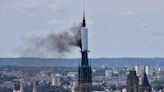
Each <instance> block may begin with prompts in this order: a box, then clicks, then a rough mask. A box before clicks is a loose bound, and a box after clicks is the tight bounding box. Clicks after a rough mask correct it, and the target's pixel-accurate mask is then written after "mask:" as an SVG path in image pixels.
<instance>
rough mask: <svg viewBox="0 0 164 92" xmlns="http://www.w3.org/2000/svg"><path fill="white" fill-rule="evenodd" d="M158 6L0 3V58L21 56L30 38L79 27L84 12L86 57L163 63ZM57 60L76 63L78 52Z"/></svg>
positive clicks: (81, 0) (157, 0)
mask: <svg viewBox="0 0 164 92" xmlns="http://www.w3.org/2000/svg"><path fill="white" fill-rule="evenodd" d="M163 4H164V1H163V0H137V1H133V0H123V1H121V0H120V1H115V0H94V1H91V0H70V1H67V0H1V1H0V43H1V44H0V57H25V56H24V55H22V54H21V53H20V49H21V48H26V47H27V46H28V43H26V41H27V40H29V39H30V38H31V37H46V36H47V35H48V34H50V33H53V32H54V33H59V32H63V31H67V29H69V28H71V27H72V26H73V25H75V24H78V23H80V22H81V19H82V11H83V6H85V10H86V22H87V27H88V32H89V50H90V53H89V57H92V58H97V57H164V56H163V55H164V42H163V41H164V26H163V23H164V18H163V16H164V12H162V11H163V9H164V6H163ZM74 49H75V50H73V51H72V53H67V54H66V55H62V56H58V55H53V54H52V53H49V52H44V51H42V52H37V53H42V55H37V53H35V54H31V56H30V57H36V56H37V57H58V58H60V57H66V58H78V57H81V55H80V52H79V51H80V49H79V48H74Z"/></svg>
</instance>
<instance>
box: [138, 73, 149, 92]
mask: <svg viewBox="0 0 164 92" xmlns="http://www.w3.org/2000/svg"><path fill="white" fill-rule="evenodd" d="M140 92H152V87H151V85H150V84H149V80H148V78H147V74H146V70H145V71H144V76H143V79H142V84H141V86H140Z"/></svg>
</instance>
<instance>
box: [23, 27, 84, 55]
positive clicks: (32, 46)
mask: <svg viewBox="0 0 164 92" xmlns="http://www.w3.org/2000/svg"><path fill="white" fill-rule="evenodd" d="M80 28H81V26H80V25H76V26H73V27H71V28H70V29H68V31H64V32H61V33H51V34H49V35H47V36H46V37H43V38H42V37H32V38H31V39H30V40H28V46H27V47H26V48H23V49H22V50H21V54H22V55H23V56H24V57H47V56H46V55H45V53H52V54H54V55H60V56H61V55H63V54H66V53H70V52H71V51H72V50H73V49H74V48H75V47H79V48H81V34H80Z"/></svg>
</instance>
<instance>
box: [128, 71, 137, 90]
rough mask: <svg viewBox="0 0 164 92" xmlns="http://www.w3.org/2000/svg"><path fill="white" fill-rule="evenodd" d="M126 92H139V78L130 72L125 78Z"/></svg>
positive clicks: (134, 72) (133, 72)
mask: <svg viewBox="0 0 164 92" xmlns="http://www.w3.org/2000/svg"><path fill="white" fill-rule="evenodd" d="M127 92H139V77H138V76H137V75H136V71H134V70H131V71H130V72H129V75H128V78H127Z"/></svg>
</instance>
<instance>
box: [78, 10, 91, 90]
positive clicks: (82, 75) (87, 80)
mask: <svg viewBox="0 0 164 92" xmlns="http://www.w3.org/2000/svg"><path fill="white" fill-rule="evenodd" d="M81 55H82V57H81V64H80V66H79V68H78V92H92V68H91V66H90V64H89V60H88V29H87V28H86V21H85V12H83V21H82V25H81Z"/></svg>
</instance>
